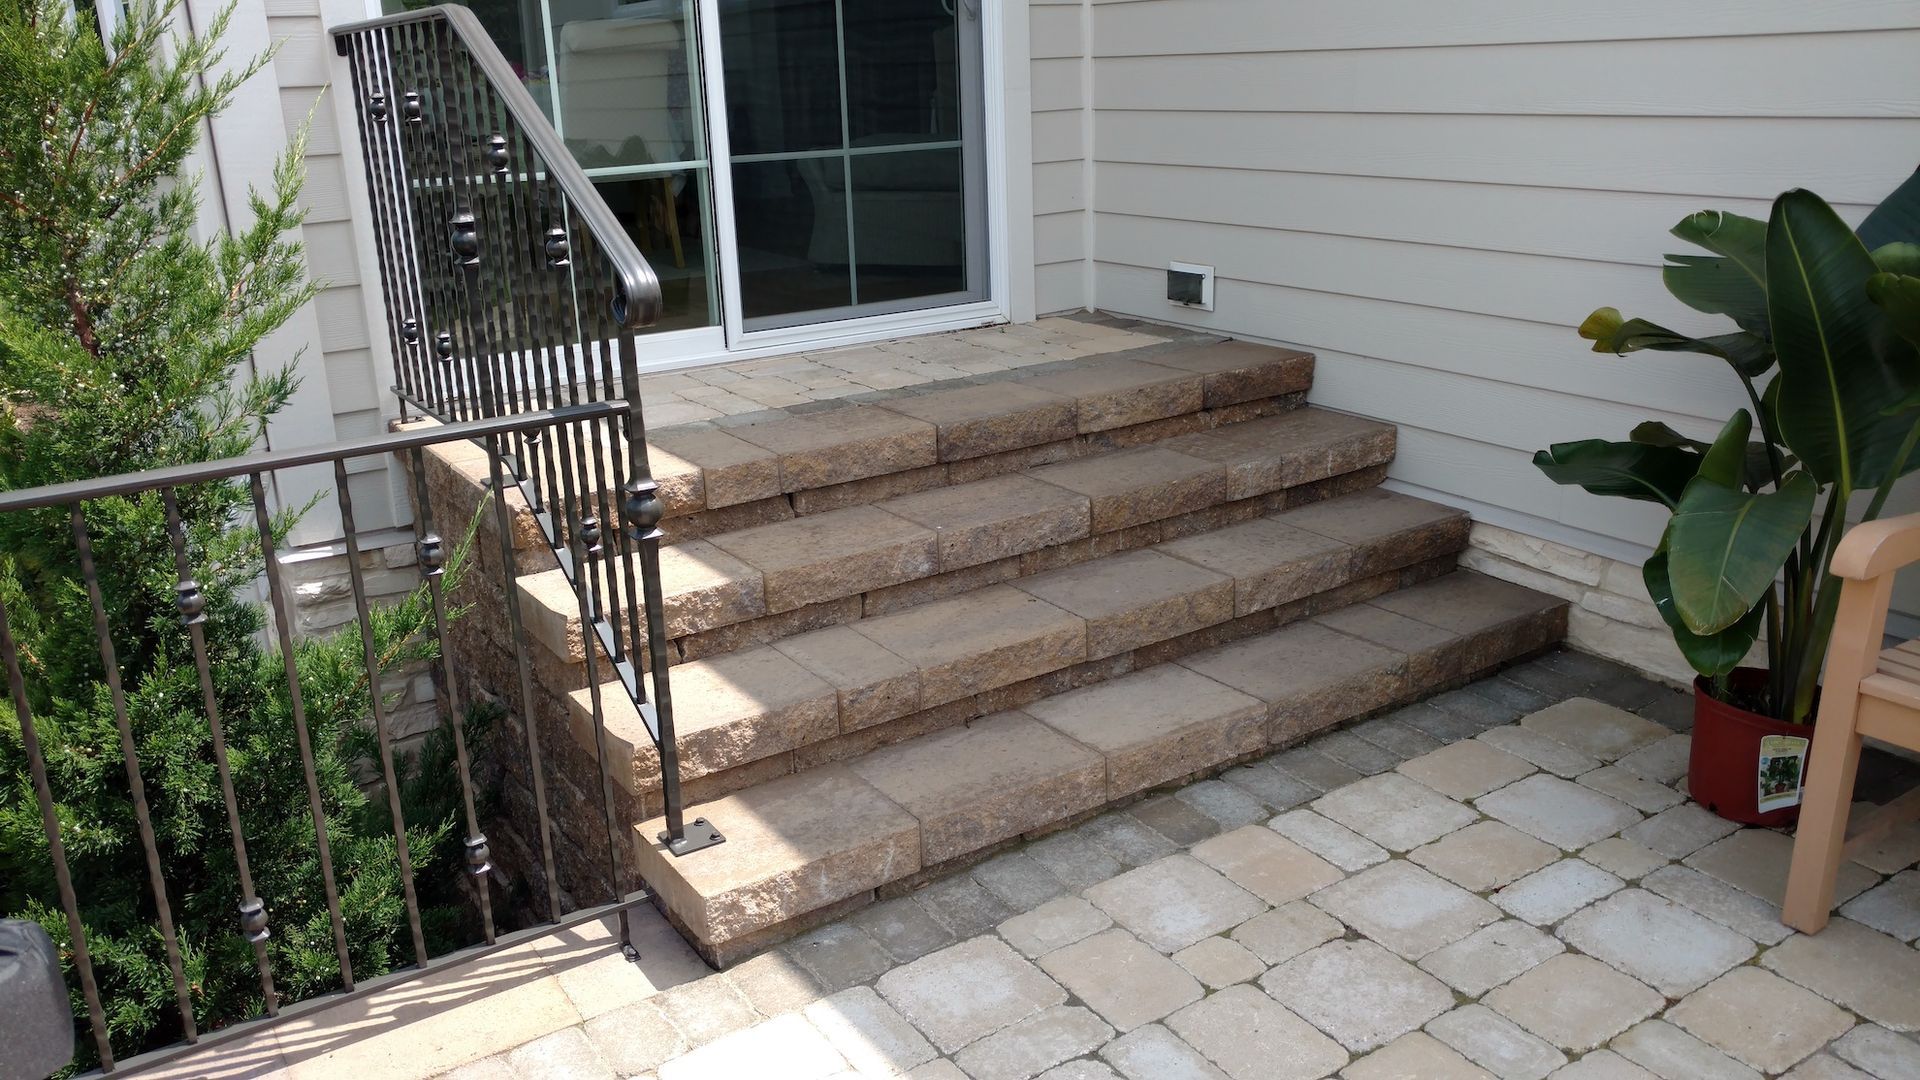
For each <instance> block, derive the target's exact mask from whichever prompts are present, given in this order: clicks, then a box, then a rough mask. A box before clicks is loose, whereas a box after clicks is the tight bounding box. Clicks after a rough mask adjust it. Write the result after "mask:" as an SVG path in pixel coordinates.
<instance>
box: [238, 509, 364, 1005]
mask: <svg viewBox="0 0 1920 1080" xmlns="http://www.w3.org/2000/svg"><path fill="white" fill-rule="evenodd" d="M247 489H248V491H249V492H250V493H251V494H252V496H253V526H254V529H255V530H256V532H257V533H258V535H259V537H260V561H261V565H262V569H261V573H262V574H264V575H265V576H266V579H267V606H268V608H269V609H270V610H271V611H272V613H273V628H274V632H275V635H276V637H277V638H278V640H279V645H280V667H281V671H282V674H283V675H284V676H285V677H286V680H287V709H288V712H289V713H290V715H291V716H292V719H293V735H294V740H295V742H297V743H298V744H299V747H300V769H301V772H302V774H303V775H304V776H305V779H306V782H307V814H308V816H309V817H310V818H312V820H313V840H314V850H315V851H316V852H318V853H319V855H320V889H321V892H322V894H323V895H325V897H326V900H327V919H328V921H329V922H331V923H332V925H333V951H334V955H335V956H337V957H338V958H339V960H340V983H341V986H342V987H343V988H344V989H346V990H349V991H351V990H352V989H353V958H352V957H351V956H349V955H348V951H347V923H346V919H345V918H344V917H342V915H341V914H340V889H339V887H338V886H337V885H336V884H335V883H334V879H333V846H332V844H331V842H330V841H329V840H328V839H327V808H326V804H325V803H323V802H322V801H321V799H320V777H319V773H318V771H317V770H316V769H315V767H314V760H313V737H312V735H311V734H310V733H309V732H308V730H307V706H306V701H305V699H304V698H303V697H302V696H301V693H300V667H299V663H298V661H297V659H296V657H295V655H294V650H293V622H292V613H291V612H290V611H288V609H287V587H286V583H285V582H284V581H282V580H281V577H280V560H279V558H278V557H277V555H276V554H275V552H274V543H273V515H271V514H270V513H268V512H267V491H266V486H265V484H264V483H262V481H261V478H260V474H259V473H258V472H253V473H249V474H248V475H247Z"/></svg>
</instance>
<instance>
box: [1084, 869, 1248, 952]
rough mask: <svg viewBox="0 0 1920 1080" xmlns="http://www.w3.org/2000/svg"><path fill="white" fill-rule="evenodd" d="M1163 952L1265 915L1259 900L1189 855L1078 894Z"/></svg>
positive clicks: (1112, 880)
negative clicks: (1081, 894) (1262, 914)
mask: <svg viewBox="0 0 1920 1080" xmlns="http://www.w3.org/2000/svg"><path fill="white" fill-rule="evenodd" d="M1083 895H1084V896H1085V897H1086V898H1087V900H1088V901H1090V902H1091V903H1092V904H1093V905H1094V906H1095V907H1097V908H1099V909H1100V910H1102V911H1104V912H1106V913H1107V914H1108V915H1111V916H1113V921H1114V922H1116V923H1119V924H1120V925H1121V926H1124V927H1126V928H1127V929H1128V930H1130V931H1132V932H1133V933H1135V934H1138V935H1139V936H1140V940H1142V941H1144V942H1146V943H1147V944H1149V945H1151V946H1153V947H1154V948H1156V949H1158V950H1160V951H1161V952H1163V953H1175V952H1178V951H1180V950H1181V949H1184V948H1186V947H1187V946H1189V945H1192V944H1194V943H1195V942H1197V941H1199V940H1200V939H1202V938H1207V937H1212V936H1213V935H1215V934H1220V933H1225V932H1226V931H1228V930H1231V929H1232V928H1233V927H1235V926H1238V925H1240V924H1241V923H1243V922H1246V921H1247V920H1248V919H1251V918H1253V917H1254V916H1255V915H1258V914H1260V913H1261V912H1262V911H1265V910H1266V907H1267V906H1266V904H1264V903H1262V902H1261V900H1260V898H1259V897H1257V896H1255V895H1253V894H1252V893H1250V892H1248V891H1247V890H1245V889H1243V888H1241V887H1240V886H1238V885H1235V884H1234V883H1233V882H1231V881H1229V880H1227V878H1226V877H1225V876H1223V875H1221V874H1220V873H1219V872H1217V871H1215V870H1214V869H1212V868H1211V867H1209V866H1207V865H1206V864H1205V863H1203V862H1201V861H1200V860H1198V859H1195V858H1194V857H1192V856H1191V855H1181V854H1175V855H1169V856H1167V857H1166V858H1164V859H1156V860H1155V861H1153V862H1150V863H1148V864H1147V865H1145V866H1141V867H1136V868H1135V869H1132V870H1129V871H1127V872H1126V873H1124V874H1121V875H1120V876H1119V877H1116V878H1109V879H1108V880H1106V881H1103V882H1100V883H1099V884H1098V885H1094V886H1093V887H1091V888H1089V889H1087V890H1086V892H1085V893H1084V894H1083Z"/></svg>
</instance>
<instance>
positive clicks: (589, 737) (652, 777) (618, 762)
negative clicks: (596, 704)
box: [567, 681, 686, 795]
mask: <svg viewBox="0 0 1920 1080" xmlns="http://www.w3.org/2000/svg"><path fill="white" fill-rule="evenodd" d="M600 715H601V718H602V725H603V727H604V729H605V738H606V745H607V761H608V765H607V768H608V772H609V775H611V776H612V777H613V779H614V782H615V783H617V784H619V785H620V786H621V787H622V788H624V789H626V790H627V791H628V792H630V793H632V794H636V795H638V794H640V793H642V792H647V791H656V790H658V789H659V787H660V754H659V752H658V751H656V750H655V749H654V745H653V736H652V735H651V734H649V733H648V731H647V727H646V724H645V723H643V722H642V721H641V719H640V712H639V710H638V709H636V708H634V705H633V699H632V698H631V697H629V696H627V690H626V687H624V686H622V685H621V684H620V683H619V682H618V681H608V682H606V683H603V684H601V686H600ZM567 728H568V730H569V731H570V732H571V733H572V735H573V741H574V743H575V745H577V746H579V747H580V748H581V749H582V750H584V751H586V753H587V754H588V756H589V757H590V758H591V759H592V760H596V761H597V760H598V759H599V758H598V746H599V741H598V738H597V737H596V735H595V732H594V727H593V691H592V690H591V689H587V688H583V689H579V690H575V691H573V692H571V693H569V694H568V695H567ZM685 740H686V734H685V733H684V732H683V733H682V734H681V736H680V743H681V745H682V746H684V745H685Z"/></svg>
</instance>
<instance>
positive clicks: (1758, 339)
mask: <svg viewBox="0 0 1920 1080" xmlns="http://www.w3.org/2000/svg"><path fill="white" fill-rule="evenodd" d="M1673 234H1674V235H1675V236H1677V237H1679V238H1681V239H1682V240H1686V241H1688V242H1689V243H1692V244H1695V245H1697V246H1699V247H1701V248H1704V249H1706V250H1707V251H1708V252H1711V254H1709V255H1669V256H1668V257H1667V259H1668V264H1667V266H1666V268H1665V272H1664V276H1663V280H1664V281H1665V282H1666V285H1667V290H1668V291H1669V292H1671V293H1672V294H1673V295H1674V297H1675V298H1676V299H1678V300H1680V301H1681V302H1682V303H1684V304H1686V305H1687V306H1688V307H1691V308H1693V309H1695V310H1697V311H1701V312H1705V313H1708V314H1713V315H1721V316H1725V317H1726V318H1728V319H1731V320H1732V321H1733V323H1734V324H1735V326H1737V327H1738V330H1736V331H1734V332H1731V333H1723V334H1717V335H1711V336H1704V337H1703V336H1695V335H1691V334H1685V333H1679V332H1676V331H1673V330H1669V329H1667V328H1666V327H1663V326H1659V325H1656V324H1654V323H1651V322H1648V321H1646V320H1644V319H1627V318H1623V317H1622V316H1621V314H1620V312H1618V311H1616V310H1614V309H1613V308H1601V309H1599V310H1597V311H1595V312H1594V313H1593V314H1592V315H1590V316H1588V317H1587V320H1586V321H1585V322H1584V323H1582V324H1581V326H1580V335H1581V336H1582V337H1584V338H1587V339H1588V340H1590V341H1592V342H1593V343H1594V346H1593V348H1594V351H1595V352H1608V353H1614V354H1618V355H1624V354H1626V353H1630V352H1638V351H1641V350H1653V351H1661V352H1690V353H1698V354H1702V355H1706V356H1712V357H1715V358H1717V359H1719V360H1721V361H1723V362H1725V363H1726V364H1727V366H1728V368H1729V369H1730V370H1731V371H1732V372H1733V374H1734V376H1735V377H1736V378H1738V379H1739V380H1740V383H1741V385H1742V386H1743V387H1744V388H1745V390H1746V392H1747V397H1748V400H1749V402H1750V403H1751V405H1752V410H1751V411H1748V410H1746V409H1741V410H1739V411H1738V412H1737V413H1735V414H1734V416H1733V418H1732V419H1731V420H1729V421H1728V422H1727V424H1726V426H1725V427H1724V428H1723V429H1722V430H1721V432H1720V435H1719V437H1718V438H1716V439H1715V440H1714V441H1713V442H1712V443H1711V444H1709V443H1703V442H1701V441H1699V440H1695V439H1688V438H1686V437H1684V436H1682V435H1680V434H1679V433H1678V432H1675V431H1673V430H1672V429H1671V428H1668V427H1667V426H1666V425H1665V424H1660V423H1654V422H1648V423H1644V424H1641V425H1639V426H1638V427H1636V428H1634V430H1633V432H1632V434H1631V435H1630V436H1629V437H1628V440H1627V441H1626V442H1608V441H1605V440H1599V439H1589V440H1584V441H1581V442H1572V443H1559V444H1556V445H1554V446H1552V447H1550V448H1548V449H1546V450H1542V451H1540V452H1539V453H1537V454H1535V455H1534V465H1535V466H1536V467H1538V468H1539V469H1540V470H1541V471H1542V472H1543V473H1545V474H1546V475H1547V477H1548V478H1549V479H1552V480H1553V481H1555V482H1556V483H1562V484H1575V485H1578V486H1580V487H1583V488H1585V489H1587V490H1588V491H1590V492H1593V493H1594V494H1597V495H1612V496H1621V497H1626V498H1633V499H1642V500H1645V501H1649V502H1657V503H1661V504H1663V505H1664V506H1666V507H1667V508H1668V509H1669V510H1670V511H1671V512H1672V518H1671V520H1670V521H1669V523H1668V526H1667V529H1666V532H1665V534H1664V535H1663V536H1662V537H1661V540H1660V545H1659V547H1658V548H1657V549H1656V550H1655V551H1654V554H1653V557H1652V558H1650V559H1648V560H1647V563H1646V565H1645V567H1643V569H1642V577H1643V579H1644V580H1645V582H1646V585H1647V592H1648V594H1649V595H1650V596H1651V597H1652V598H1653V601H1654V606H1655V607H1656V608H1657V609H1658V610H1659V612H1660V616H1661V618H1662V619H1664V620H1665V621H1666V623H1667V625H1668V627H1669V628H1670V629H1672V631H1673V634H1674V640H1675V641H1676V642H1677V643H1678V644H1679V646H1680V651H1681V652H1682V654H1684V655H1685V656H1686V658H1687V660H1688V662H1689V663H1690V664H1692V665H1693V667H1694V668H1695V669H1696V670H1697V671H1699V672H1700V673H1701V674H1702V675H1704V676H1707V677H1708V678H1709V679H1710V680H1711V681H1712V685H1713V687H1714V690H1715V692H1716V693H1717V694H1718V695H1719V696H1721V697H1722V698H1723V699H1727V693H1728V691H1727V686H1726V683H1725V676H1726V675H1727V674H1728V673H1729V672H1731V671H1732V670H1733V669H1734V667H1735V666H1736V665H1738V664H1739V663H1740V662H1741V661H1742V660H1743V659H1744V658H1745V656H1746V655H1747V653H1748V652H1749V651H1750V650H1751V649H1752V648H1753V646H1754V643H1755V642H1756V641H1759V640H1762V637H1761V635H1762V633H1763V632H1764V634H1765V638H1764V640H1765V642H1766V649H1767V659H1768V674H1769V679H1768V685H1767V693H1766V697H1765V706H1766V709H1767V711H1768V712H1769V713H1770V714H1771V715H1773V716H1776V717H1779V718H1781V719H1784V720H1789V721H1794V722H1804V721H1807V720H1810V719H1811V715H1812V708H1813V693H1814V687H1815V685H1816V683H1817V680H1818V679H1819V676H1820V669H1821V666H1822V663H1823V661H1824V659H1825V656H1826V648H1827V638H1828V636H1829V633H1830V632H1831V630H1832V627H1833V617H1834V611H1835V609H1836V608H1837V606H1838V603H1839V594H1840V586H1839V582H1838V580H1837V579H1835V578H1834V577H1833V576H1832V575H1831V574H1829V573H1828V572H1827V567H1828V565H1829V563H1830V562H1831V560H1832V558H1833V552H1834V549H1835V548H1836V547H1837V546H1838V545H1839V543H1840V537H1841V536H1842V534H1843V533H1844V532H1845V531H1846V522H1847V513H1848V509H1849V506H1850V503H1851V500H1852V499H1853V497H1854V496H1855V494H1856V493H1859V492H1871V493H1872V494H1871V496H1870V498H1869V501H1868V505H1867V507H1866V509H1865V512H1864V514H1863V517H1864V518H1865V519H1871V518H1874V517H1876V516H1878V515H1879V513H1880V511H1881V509H1882V507H1883V506H1884V505H1885V503H1886V499H1887V495H1888V493H1889V492H1890V491H1891V490H1892V487H1893V484H1894V482H1895V481H1896V480H1898V479H1899V478H1900V477H1901V476H1903V475H1905V474H1906V473H1907V472H1910V471H1912V470H1913V469H1914V468H1915V467H1916V465H1920V461H1916V460H1915V455H1914V448H1915V444H1916V442H1920V411H1917V410H1920V351H1916V350H1917V349H1920V246H1917V242H1920V173H1916V174H1915V176H1914V177H1913V178H1910V179H1909V180H1908V181H1907V182H1906V183H1905V184H1903V185H1901V187H1900V188H1899V189H1898V190H1896V191H1895V192H1894V193H1893V194H1892V195H1890V196H1889V197H1888V198H1887V200H1886V202H1884V203H1882V204H1881V205H1880V206H1879V207H1878V208H1877V209H1875V211H1874V212H1873V213H1872V214H1871V215H1870V216H1869V217H1868V218H1867V220H1866V221H1865V222H1864V223H1862V225H1861V226H1860V229H1859V231H1858V232H1857V233H1856V232H1855V231H1854V230H1850V229H1848V228H1847V227H1846V225H1845V224H1843V223H1842V222H1841V220H1840V218H1839V216H1838V215H1837V214H1835V213H1834V212H1833V209H1832V208H1831V207H1829V206H1828V205H1827V204H1826V203H1825V202H1824V201H1822V200H1821V198H1820V197H1819V196H1818V195H1815V194H1813V193H1812V192H1809V191H1799V190H1796V191H1789V192H1786V193H1785V194H1783V195H1781V196H1780V197H1779V198H1778V199H1776V200H1774V203H1773V209H1772V213H1771V214H1770V215H1769V217H1768V220H1766V221H1758V220H1755V219H1752V218H1744V217H1740V216H1738V215H1735V214H1724V213H1719V212H1717V211H1703V212H1701V213H1697V214H1693V215H1690V216H1689V217H1687V218H1686V220H1684V221H1682V222H1680V224H1678V225H1676V226H1675V227H1674V229H1673ZM1870 245H1871V250H1869V247H1870ZM1756 432H1757V434H1758V436H1759V437H1758V439H1752V438H1751V436H1753V435H1754V434H1756ZM1822 496H1824V497H1825V501H1824V503H1821V501H1820V500H1821V497H1822ZM1816 508H1817V509H1816Z"/></svg>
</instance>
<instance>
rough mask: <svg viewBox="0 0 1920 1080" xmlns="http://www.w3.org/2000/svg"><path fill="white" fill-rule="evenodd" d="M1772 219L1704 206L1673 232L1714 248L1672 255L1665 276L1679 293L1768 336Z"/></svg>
mask: <svg viewBox="0 0 1920 1080" xmlns="http://www.w3.org/2000/svg"><path fill="white" fill-rule="evenodd" d="M1767 228H1768V223H1767V222H1764V221H1756V220H1754V219H1753V218H1750V217H1742V216H1740V215H1739V214H1727V213H1722V212H1721V211H1718V210H1702V211H1700V212H1699V213H1697V214H1689V215H1687V216H1686V218H1684V219H1683V220H1682V221H1681V222H1680V224H1678V225H1675V226H1674V227H1673V235H1675V236H1677V237H1679V238H1680V239H1682V240H1685V241H1687V242H1688V243H1691V244H1698V245H1699V246H1701V247H1703V248H1706V249H1707V250H1708V251H1711V252H1713V253H1714V256H1716V257H1711V258H1710V257H1707V256H1704V255H1668V256H1667V260H1668V262H1667V265H1666V266H1665V267H1664V268H1663V269H1662V270H1661V276H1662V277H1663V278H1664V280H1665V281H1666V284H1667V291H1668V292H1671V293H1672V294H1673V295H1674V297H1675V299H1678V300H1679V301H1680V302H1681V303H1683V304H1685V305H1687V306H1688V307H1690V308H1693V309H1694V310H1696V311H1704V312H1707V313H1709V314H1712V315H1725V316H1728V317H1729V318H1731V319H1732V320H1733V321H1734V322H1735V323H1737V324H1738V325H1739V326H1740V328H1741V329H1742V330H1746V331H1748V332H1750V333H1754V334H1759V335H1760V336H1762V337H1766V336H1768V330H1767V325H1768V314H1767V264H1766V241H1767Z"/></svg>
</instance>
